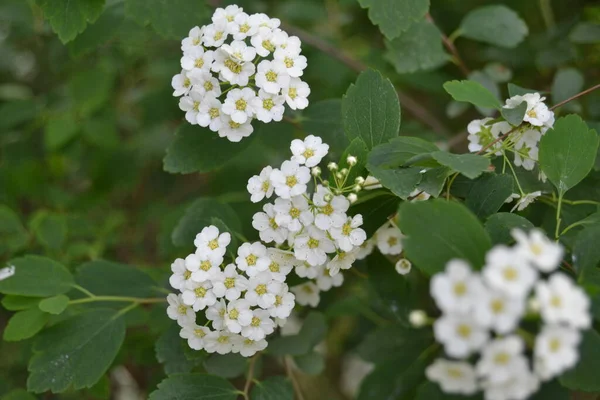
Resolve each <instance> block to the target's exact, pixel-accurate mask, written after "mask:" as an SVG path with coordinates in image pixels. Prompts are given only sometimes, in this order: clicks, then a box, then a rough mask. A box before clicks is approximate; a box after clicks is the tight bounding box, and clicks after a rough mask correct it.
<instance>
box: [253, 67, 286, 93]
mask: <svg viewBox="0 0 600 400" xmlns="http://www.w3.org/2000/svg"><path fill="white" fill-rule="evenodd" d="M255 79H256V86H258V87H259V88H261V89H262V90H264V91H265V92H267V93H272V94H278V93H279V92H281V90H282V89H286V88H288V87H289V85H290V76H289V75H288V73H287V70H286V68H285V65H281V64H278V63H275V62H271V61H267V60H263V61H261V62H260V63H259V64H258V67H257V69H256V78H255Z"/></svg>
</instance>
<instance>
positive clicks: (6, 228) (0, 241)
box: [0, 204, 29, 255]
mask: <svg viewBox="0 0 600 400" xmlns="http://www.w3.org/2000/svg"><path fill="white" fill-rule="evenodd" d="M28 240H29V234H28V233H27V230H25V227H24V226H23V224H22V223H21V220H20V219H19V216H18V215H17V214H16V213H15V212H14V211H13V210H11V209H10V208H8V207H7V206H5V205H2V204H0V254H1V255H4V254H10V253H13V252H16V251H19V250H21V249H22V248H24V247H25V246H26V245H27V241H28Z"/></svg>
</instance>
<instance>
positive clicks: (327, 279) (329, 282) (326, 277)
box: [316, 264, 344, 292]
mask: <svg viewBox="0 0 600 400" xmlns="http://www.w3.org/2000/svg"><path fill="white" fill-rule="evenodd" d="M329 265H330V264H327V266H322V267H320V268H319V274H318V275H317V279H316V284H317V287H318V288H319V290H321V291H323V292H326V291H328V290H330V289H331V288H332V287H340V286H342V284H343V283H344V275H343V274H340V273H339V270H338V272H337V273H333V274H332V273H331V272H332V271H330V270H329V268H328V267H329Z"/></svg>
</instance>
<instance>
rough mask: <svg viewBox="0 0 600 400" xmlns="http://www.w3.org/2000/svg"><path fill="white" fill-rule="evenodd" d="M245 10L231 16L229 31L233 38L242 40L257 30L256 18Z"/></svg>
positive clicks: (257, 22)
mask: <svg viewBox="0 0 600 400" xmlns="http://www.w3.org/2000/svg"><path fill="white" fill-rule="evenodd" d="M252 17H253V16H250V15H248V14H246V13H245V12H240V13H238V14H237V15H236V16H235V17H234V18H233V21H232V22H233V23H231V24H230V25H229V26H228V28H229V33H231V34H232V35H233V38H234V39H235V40H244V39H246V38H247V37H252V36H254V35H256V33H257V32H258V25H259V21H258V19H257V18H252Z"/></svg>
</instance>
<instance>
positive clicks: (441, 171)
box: [417, 167, 452, 197]
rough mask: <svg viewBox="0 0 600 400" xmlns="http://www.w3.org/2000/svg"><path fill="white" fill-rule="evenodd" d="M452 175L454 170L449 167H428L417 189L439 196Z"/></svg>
mask: <svg viewBox="0 0 600 400" xmlns="http://www.w3.org/2000/svg"><path fill="white" fill-rule="evenodd" d="M450 175H452V170H451V169H450V168H448V167H437V168H432V169H428V170H427V171H425V173H424V174H422V177H421V182H419V184H418V185H417V189H419V190H422V191H424V192H425V193H428V194H430V195H431V196H433V197H438V196H439V195H440V193H441V192H442V189H443V188H444V184H445V183H446V179H448V177H449V176H450Z"/></svg>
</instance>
